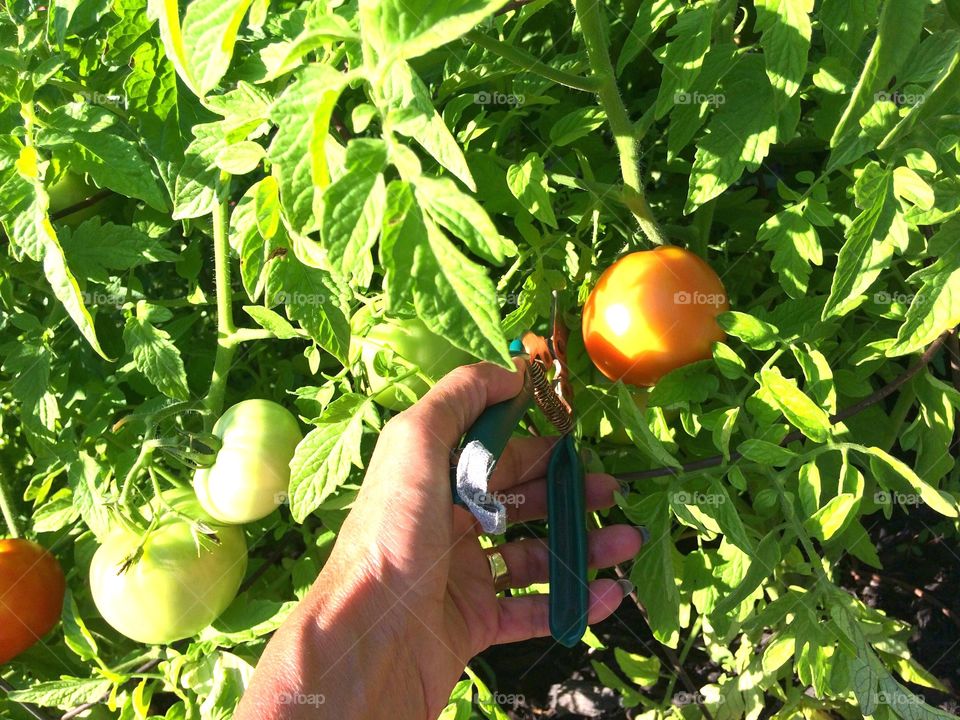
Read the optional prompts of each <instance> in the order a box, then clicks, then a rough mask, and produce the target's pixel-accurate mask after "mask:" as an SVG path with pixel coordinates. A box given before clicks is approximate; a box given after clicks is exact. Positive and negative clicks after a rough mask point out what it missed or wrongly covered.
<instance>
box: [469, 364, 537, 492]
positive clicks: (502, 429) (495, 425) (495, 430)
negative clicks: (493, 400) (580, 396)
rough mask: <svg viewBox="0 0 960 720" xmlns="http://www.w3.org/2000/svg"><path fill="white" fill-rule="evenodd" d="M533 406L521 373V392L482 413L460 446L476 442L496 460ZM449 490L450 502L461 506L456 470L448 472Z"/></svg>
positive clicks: (530, 388) (530, 389)
mask: <svg viewBox="0 0 960 720" xmlns="http://www.w3.org/2000/svg"><path fill="white" fill-rule="evenodd" d="M532 404H533V385H532V383H531V382H530V375H529V374H528V373H524V377H523V389H521V390H520V392H519V393H518V394H517V395H515V396H514V397H512V398H510V399H509V400H504V401H503V402H498V403H497V404H496V405H491V406H490V407H488V408H487V409H486V410H484V411H483V413H482V414H481V415H480V417H478V418H477V420H476V422H474V423H473V425H471V426H470V429H469V430H467V434H466V435H464V436H463V442H462V444H461V447H462V446H464V445H466V444H467V443H469V442H471V441H474V440H476V441H478V442H480V443H481V444H482V445H483V446H484V447H485V448H486V449H487V450H488V451H489V452H490V454H491V455H492V456H493V457H494V458H495V461H496V460H499V459H500V456H501V455H503V451H504V449H506V447H507V442H508V441H509V440H510V438H511V437H513V433H514V431H515V430H516V429H517V426H518V425H519V424H520V420H521V419H522V418H523V416H524V415H525V414H526V412H527V410H529V409H530V406H531V405H532ZM491 471H492V468H491ZM450 488H451V490H452V491H453V501H454V502H455V503H456V504H457V505H463V504H464V503H463V500H461V499H460V494H459V493H458V492H457V468H456V467H452V468H451V469H450Z"/></svg>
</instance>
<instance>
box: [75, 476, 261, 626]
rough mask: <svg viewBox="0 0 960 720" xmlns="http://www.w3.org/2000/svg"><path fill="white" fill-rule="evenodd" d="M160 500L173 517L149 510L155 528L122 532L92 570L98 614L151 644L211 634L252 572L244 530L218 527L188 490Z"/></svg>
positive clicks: (167, 494) (99, 553)
mask: <svg viewBox="0 0 960 720" xmlns="http://www.w3.org/2000/svg"><path fill="white" fill-rule="evenodd" d="M159 497H160V499H162V501H163V503H164V504H165V505H167V506H169V509H167V508H161V509H152V508H151V509H149V511H148V515H151V516H152V515H153V514H154V513H156V514H157V522H156V523H155V524H151V527H150V528H149V529H148V530H147V532H146V534H144V533H142V532H141V531H140V530H139V529H137V528H130V527H125V526H120V527H117V528H116V529H115V530H113V531H112V532H111V533H110V534H109V535H107V537H106V539H105V540H104V543H103V545H101V546H100V548H99V549H98V550H97V552H96V553H95V554H94V556H93V560H92V561H91V563H90V592H91V594H92V596H93V601H94V602H95V603H96V606H97V609H98V610H99V612H100V614H101V615H103V618H104V619H105V620H106V621H107V622H108V623H110V625H111V626H112V627H113V628H114V629H115V630H117V631H118V632H120V633H122V634H123V635H126V636H127V637H128V638H130V639H132V640H136V641H137V642H141V643H149V644H156V643H171V642H173V641H174V640H180V639H182V638H186V637H190V636H191V635H196V634H197V633H198V632H200V631H201V630H202V629H203V628H205V627H207V625H209V624H210V623H211V622H213V621H214V620H216V619H217V617H219V616H220V614H221V613H222V612H223V611H224V610H226V609H227V606H228V605H229V604H230V603H231V602H232V601H233V599H234V597H236V594H237V590H238V589H239V587H240V582H241V580H243V575H244V573H245V571H246V569H247V546H246V542H245V540H244V536H243V532H242V531H241V530H240V529H239V528H235V527H229V526H222V525H217V524H215V521H214V520H213V519H212V518H211V517H209V516H208V515H206V514H204V513H203V512H202V511H201V510H200V508H199V506H198V505H197V502H196V500H195V498H194V497H193V493H191V492H190V491H189V490H167V491H165V492H164V493H162V494H161V495H160V496H159ZM198 522H199V523H203V526H202V527H201V526H198V525H197V523H198Z"/></svg>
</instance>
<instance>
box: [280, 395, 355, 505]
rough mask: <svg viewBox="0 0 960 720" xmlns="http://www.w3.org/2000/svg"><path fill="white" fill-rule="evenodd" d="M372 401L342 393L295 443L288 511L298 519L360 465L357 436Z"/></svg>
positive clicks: (291, 463) (319, 502) (337, 486)
mask: <svg viewBox="0 0 960 720" xmlns="http://www.w3.org/2000/svg"><path fill="white" fill-rule="evenodd" d="M372 404H373V401H372V400H370V399H369V398H365V397H363V396H362V395H344V396H342V397H340V398H338V399H337V400H335V401H334V402H332V403H330V405H329V406H328V407H327V409H326V410H325V411H324V412H323V414H322V415H321V416H320V418H319V420H318V421H317V427H316V428H314V429H313V430H311V431H310V432H309V433H308V434H307V436H306V437H305V438H304V439H303V440H301V441H300V444H299V445H297V450H296V453H294V456H293V459H292V460H291V461H290V491H289V492H290V512H291V514H292V515H293V519H294V520H295V521H296V522H298V523H302V522H303V521H304V520H306V518H307V516H308V515H310V514H311V513H312V512H313V511H314V510H316V509H318V508H319V507H320V506H321V505H323V503H324V501H326V500H327V498H329V497H330V496H331V495H332V494H333V493H334V492H335V491H336V490H337V489H338V488H339V487H340V486H341V485H343V483H344V482H346V481H347V478H348V477H349V476H350V471H351V468H353V467H357V468H362V467H363V461H362V459H361V457H360V439H361V435H362V433H363V422H364V415H365V414H367V413H369V412H370V409H371V408H372Z"/></svg>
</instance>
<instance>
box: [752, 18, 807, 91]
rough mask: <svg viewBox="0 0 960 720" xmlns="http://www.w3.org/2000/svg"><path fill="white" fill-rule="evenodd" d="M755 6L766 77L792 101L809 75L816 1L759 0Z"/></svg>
mask: <svg viewBox="0 0 960 720" xmlns="http://www.w3.org/2000/svg"><path fill="white" fill-rule="evenodd" d="M755 5H756V8H757V22H756V27H757V29H758V30H760V31H761V32H762V33H763V35H762V37H761V38H760V45H761V47H762V48H763V57H764V59H765V60H766V63H767V77H769V78H770V84H771V85H773V87H774V88H775V89H776V90H777V91H778V92H779V93H781V94H782V95H785V96H786V97H788V98H789V97H793V95H795V94H796V92H797V90H799V89H800V83H801V82H802V81H803V76H804V75H805V74H806V71H807V53H808V52H809V50H810V13H812V12H813V0H757V2H756V3H755ZM778 102H779V103H781V104H782V102H783V100H782V99H781V98H778Z"/></svg>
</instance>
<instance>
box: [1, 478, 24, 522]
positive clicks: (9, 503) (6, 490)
mask: <svg viewBox="0 0 960 720" xmlns="http://www.w3.org/2000/svg"><path fill="white" fill-rule="evenodd" d="M13 507H14V506H13V497H12V495H11V493H10V485H9V483H8V482H7V474H6V473H5V472H3V470H0V511H2V512H3V520H4V522H6V523H7V532H9V534H10V537H14V538H18V537H20V528H19V526H18V524H17V514H16V512H14V509H13Z"/></svg>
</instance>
